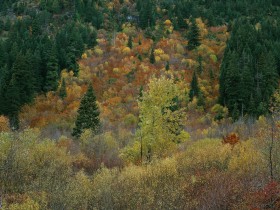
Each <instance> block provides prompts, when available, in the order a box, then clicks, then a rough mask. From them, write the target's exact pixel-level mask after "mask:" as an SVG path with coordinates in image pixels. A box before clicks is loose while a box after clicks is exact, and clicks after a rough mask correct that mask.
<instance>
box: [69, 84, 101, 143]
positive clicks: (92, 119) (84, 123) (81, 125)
mask: <svg viewBox="0 0 280 210" xmlns="http://www.w3.org/2000/svg"><path fill="white" fill-rule="evenodd" d="M99 114H100V112H99V110H98V106H97V103H96V97H95V94H94V90H93V87H92V85H90V86H89V88H88V90H87V92H86V94H85V95H84V97H83V98H82V100H81V104H80V107H79V109H78V116H77V119H76V122H75V127H74V129H73V132H72V136H74V137H76V138H79V137H80V136H81V134H82V132H83V131H84V130H85V129H91V130H92V131H93V132H94V133H96V132H97V131H98V129H99V127H100V120H99Z"/></svg>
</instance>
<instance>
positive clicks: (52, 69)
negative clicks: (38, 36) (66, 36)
mask: <svg viewBox="0 0 280 210" xmlns="http://www.w3.org/2000/svg"><path fill="white" fill-rule="evenodd" d="M58 78H59V77H58V60H57V56H56V49H55V46H53V47H52V50H51V54H50V55H49V58H48V61H47V75H46V79H45V87H44V90H45V91H46V92H48V91H55V90H56V89H57V87H58Z"/></svg>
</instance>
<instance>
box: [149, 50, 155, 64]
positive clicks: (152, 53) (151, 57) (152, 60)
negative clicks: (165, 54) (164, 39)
mask: <svg viewBox="0 0 280 210" xmlns="http://www.w3.org/2000/svg"><path fill="white" fill-rule="evenodd" d="M155 62H156V59H155V50H154V48H152V50H151V54H150V63H151V64H154V63H155Z"/></svg>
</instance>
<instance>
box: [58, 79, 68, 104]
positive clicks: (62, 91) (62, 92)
mask: <svg viewBox="0 0 280 210" xmlns="http://www.w3.org/2000/svg"><path fill="white" fill-rule="evenodd" d="M59 96H60V97H61V98H62V99H63V98H65V97H66V96H67V92H66V84H65V79H64V78H63V79H62V83H61V87H60V89H59Z"/></svg>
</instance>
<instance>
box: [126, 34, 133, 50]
mask: <svg viewBox="0 0 280 210" xmlns="http://www.w3.org/2000/svg"><path fill="white" fill-rule="evenodd" d="M127 46H128V47H129V48H130V49H132V47H133V43H132V36H129V38H128V42H127Z"/></svg>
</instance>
